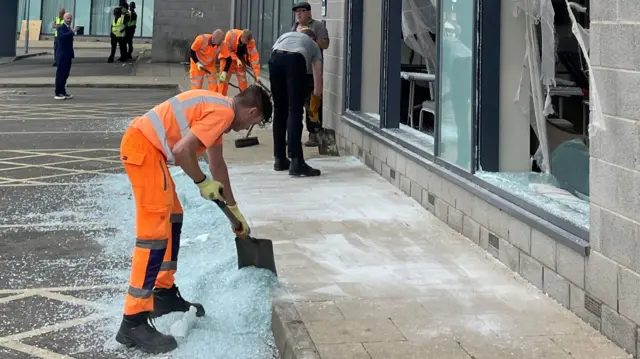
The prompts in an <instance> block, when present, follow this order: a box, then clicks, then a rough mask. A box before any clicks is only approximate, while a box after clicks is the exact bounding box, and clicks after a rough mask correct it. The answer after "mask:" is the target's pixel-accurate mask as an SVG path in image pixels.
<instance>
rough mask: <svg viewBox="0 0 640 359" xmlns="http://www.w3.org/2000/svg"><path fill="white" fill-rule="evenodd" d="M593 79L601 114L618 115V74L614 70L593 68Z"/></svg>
mask: <svg viewBox="0 0 640 359" xmlns="http://www.w3.org/2000/svg"><path fill="white" fill-rule="evenodd" d="M592 73H593V79H594V80H595V83H596V88H597V90H598V93H599V95H600V104H601V105H602V112H603V113H604V114H607V115H612V116H617V115H618V107H619V106H618V102H619V99H618V98H619V94H620V93H622V92H620V90H619V89H618V73H617V72H616V71H615V70H610V69H602V68H594V69H593V72H592Z"/></svg>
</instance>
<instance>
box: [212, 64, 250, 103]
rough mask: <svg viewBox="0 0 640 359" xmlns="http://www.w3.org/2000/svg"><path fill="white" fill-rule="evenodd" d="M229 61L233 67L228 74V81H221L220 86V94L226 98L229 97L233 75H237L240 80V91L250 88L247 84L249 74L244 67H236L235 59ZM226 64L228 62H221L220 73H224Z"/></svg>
mask: <svg viewBox="0 0 640 359" xmlns="http://www.w3.org/2000/svg"><path fill="white" fill-rule="evenodd" d="M229 61H231V67H229V71H228V72H227V79H226V81H225V82H222V81H221V82H220V83H219V84H218V93H221V94H223V95H224V96H227V92H228V91H229V81H230V80H231V75H232V74H235V75H236V78H237V79H238V87H240V91H244V90H246V89H247V87H249V85H248V84H247V72H246V70H245V68H244V66H242V67H238V65H236V62H235V60H233V59H231V60H229ZM226 62H227V60H226V59H223V60H220V73H222V71H224V67H225V66H226Z"/></svg>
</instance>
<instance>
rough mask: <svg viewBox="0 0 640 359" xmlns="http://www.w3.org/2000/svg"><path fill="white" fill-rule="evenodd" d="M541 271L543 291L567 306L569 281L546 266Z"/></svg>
mask: <svg viewBox="0 0 640 359" xmlns="http://www.w3.org/2000/svg"><path fill="white" fill-rule="evenodd" d="M543 271H544V274H543V278H544V283H543V284H542V285H543V290H544V292H545V293H547V294H549V296H551V298H553V299H555V300H557V301H558V302H559V303H560V304H562V306H564V307H566V308H569V281H567V280H566V279H564V278H563V277H562V276H560V275H559V274H558V273H556V272H554V271H552V270H551V269H549V268H547V267H544V268H543Z"/></svg>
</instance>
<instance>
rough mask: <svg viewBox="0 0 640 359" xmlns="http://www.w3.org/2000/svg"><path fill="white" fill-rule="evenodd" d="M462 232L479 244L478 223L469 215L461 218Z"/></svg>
mask: <svg viewBox="0 0 640 359" xmlns="http://www.w3.org/2000/svg"><path fill="white" fill-rule="evenodd" d="M462 234H463V235H464V236H465V237H467V238H469V239H470V240H471V241H473V242H474V243H476V244H480V224H478V222H476V221H474V220H473V219H471V217H469V216H464V218H463V219H462Z"/></svg>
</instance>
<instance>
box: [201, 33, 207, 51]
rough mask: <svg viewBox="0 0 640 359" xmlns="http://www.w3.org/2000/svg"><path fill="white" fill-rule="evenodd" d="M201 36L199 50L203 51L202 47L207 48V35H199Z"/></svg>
mask: <svg viewBox="0 0 640 359" xmlns="http://www.w3.org/2000/svg"><path fill="white" fill-rule="evenodd" d="M200 37H201V38H202V46H200V51H202V52H204V49H206V48H207V37H206V36H204V34H202V35H200Z"/></svg>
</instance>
